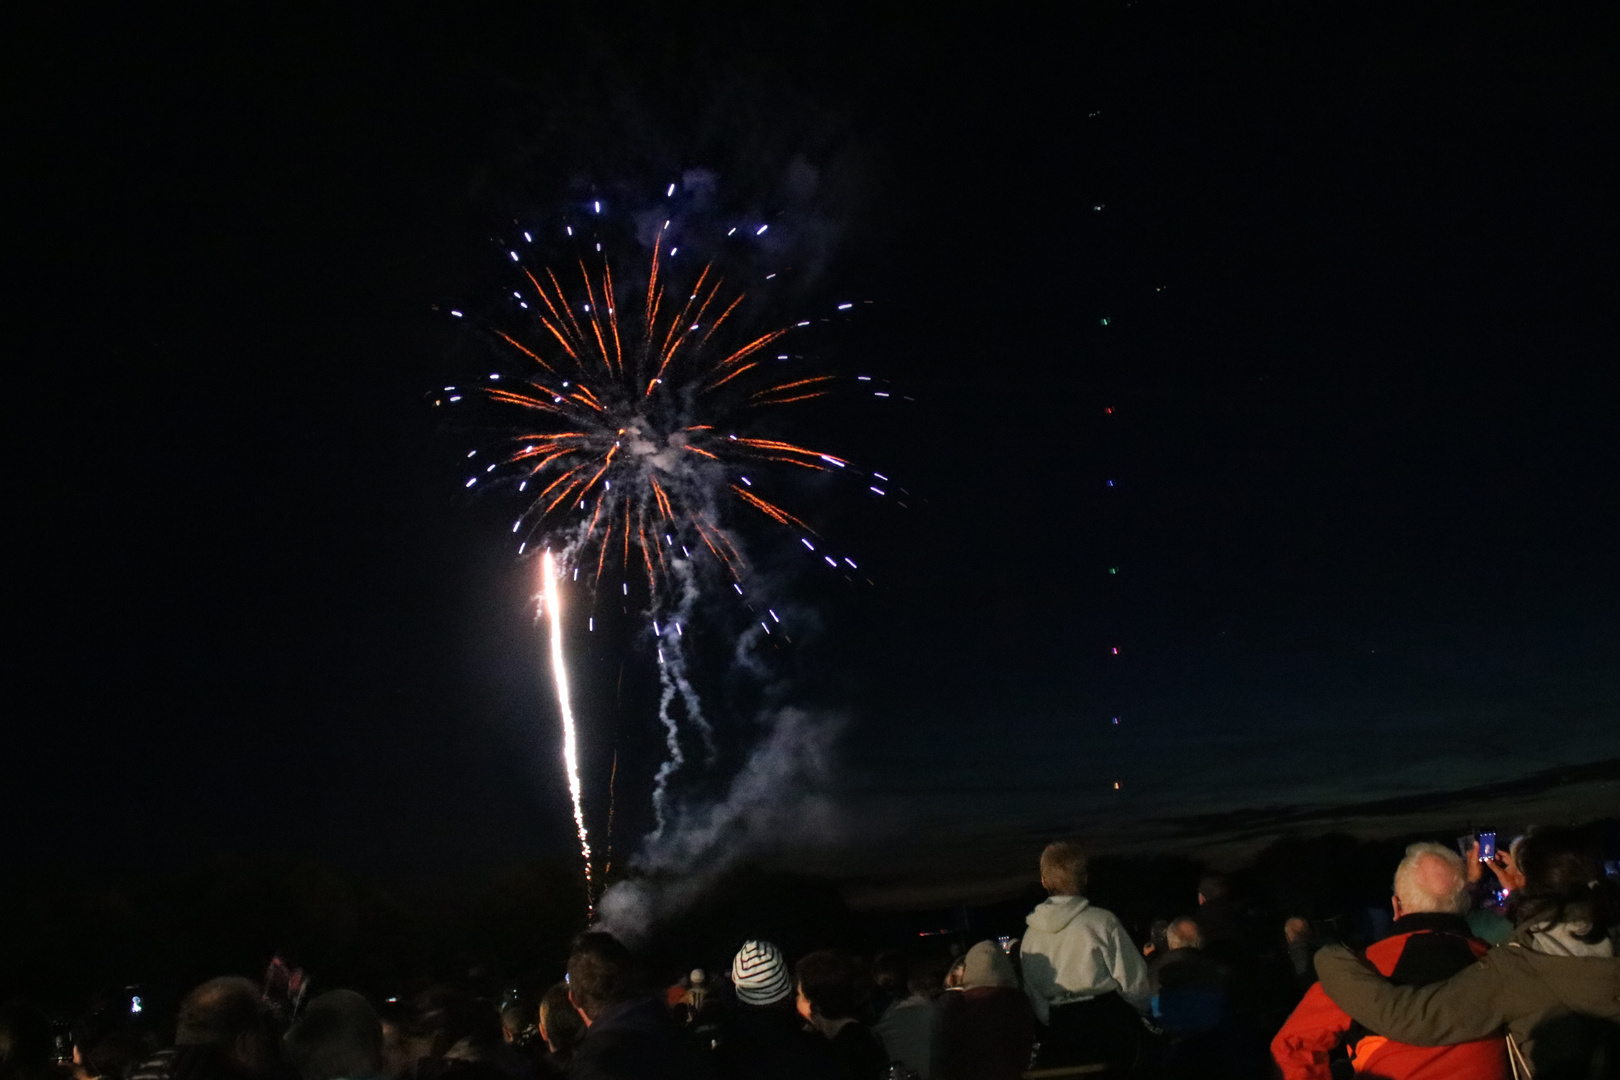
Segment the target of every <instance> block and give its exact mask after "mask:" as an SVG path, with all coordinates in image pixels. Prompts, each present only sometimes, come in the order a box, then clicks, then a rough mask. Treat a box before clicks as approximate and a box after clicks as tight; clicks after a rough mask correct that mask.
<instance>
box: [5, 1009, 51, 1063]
mask: <svg viewBox="0 0 1620 1080" xmlns="http://www.w3.org/2000/svg"><path fill="white" fill-rule="evenodd" d="M51 1053H52V1045H51V1023H50V1020H49V1019H47V1018H46V1016H45V1014H44V1013H42V1012H40V1011H39V1010H38V1009H36V1008H34V1007H33V1006H32V1005H27V1004H24V1003H23V1002H20V1001H14V1002H11V1003H10V1004H7V1005H5V1006H0V1080H50V1078H52V1077H53V1076H55V1075H56V1074H57V1073H58V1071H59V1070H57V1069H56V1068H54V1067H53V1066H52V1064H51Z"/></svg>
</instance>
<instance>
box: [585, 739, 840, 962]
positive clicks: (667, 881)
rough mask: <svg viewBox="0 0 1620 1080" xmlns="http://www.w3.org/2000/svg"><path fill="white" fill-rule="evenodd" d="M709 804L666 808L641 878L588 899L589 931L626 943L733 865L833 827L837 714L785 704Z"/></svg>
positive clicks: (827, 834) (810, 841) (817, 842)
mask: <svg viewBox="0 0 1620 1080" xmlns="http://www.w3.org/2000/svg"><path fill="white" fill-rule="evenodd" d="M762 719H763V722H764V724H765V726H766V727H767V729H768V734H767V735H766V737H765V738H764V740H763V741H762V742H761V743H760V744H759V745H758V746H757V747H755V748H754V751H753V753H752V754H750V755H749V758H748V761H747V762H746V763H745V764H744V765H743V767H742V769H741V770H740V771H739V772H738V773H737V776H736V778H735V779H734V780H733V781H732V784H731V789H730V791H729V792H728V793H727V795H726V797H725V798H724V799H722V800H720V801H719V802H716V803H708V804H702V805H687V806H679V807H677V808H675V809H674V810H673V811H672V812H671V815H670V819H669V822H668V825H667V827H666V828H665V829H664V830H663V832H662V833H661V834H659V835H657V836H654V837H649V838H648V839H647V841H646V842H645V843H644V845H643V847H642V850H641V852H640V853H639V854H638V855H637V856H636V858H635V859H634V860H633V865H634V866H635V868H636V869H637V870H638V871H640V872H641V873H642V874H643V875H644V876H642V877H639V878H636V879H633V880H630V881H623V882H619V883H618V884H615V885H613V886H612V887H611V888H609V889H608V890H607V892H606V893H605V894H604V895H603V896H602V899H601V902H600V903H599V904H598V905H597V911H598V913H599V916H600V918H599V922H598V929H603V930H607V931H609V932H611V933H613V934H616V935H618V936H619V937H620V938H622V939H624V940H626V941H630V942H634V941H638V940H642V939H645V938H646V937H647V936H648V934H649V933H650V932H651V931H652V929H653V928H654V927H655V926H657V924H658V923H659V922H661V921H663V920H665V919H667V918H669V917H671V916H673V915H675V914H678V913H679V912H680V911H682V910H683V909H685V908H686V907H688V906H690V905H691V904H692V903H693V902H694V901H696V900H697V899H698V898H700V897H701V896H702V895H703V893H704V892H706V891H707V890H708V889H709V888H710V886H712V885H713V884H714V882H715V881H716V880H717V879H719V878H720V876H721V875H723V874H724V873H726V871H728V870H730V869H731V868H732V867H734V866H736V865H737V864H738V863H740V862H742V861H744V860H746V859H752V858H759V857H762V856H765V855H769V854H775V853H780V852H783V851H787V850H791V849H794V848H803V847H807V846H821V845H825V844H826V843H828V842H829V841H830V840H831V839H832V838H833V837H834V836H835V834H836V833H837V831H838V830H837V814H836V810H835V807H834V803H833V801H832V799H831V797H830V793H829V788H830V780H831V777H832V771H833V753H834V744H835V743H836V741H837V738H838V735H839V733H840V731H841V730H842V729H843V719H842V718H841V717H837V716H832V715H827V714H822V713H813V712H811V711H809V710H807V709H801V708H797V707H786V708H781V709H777V710H774V711H773V712H770V713H768V714H766V716H765V717H763V718H762Z"/></svg>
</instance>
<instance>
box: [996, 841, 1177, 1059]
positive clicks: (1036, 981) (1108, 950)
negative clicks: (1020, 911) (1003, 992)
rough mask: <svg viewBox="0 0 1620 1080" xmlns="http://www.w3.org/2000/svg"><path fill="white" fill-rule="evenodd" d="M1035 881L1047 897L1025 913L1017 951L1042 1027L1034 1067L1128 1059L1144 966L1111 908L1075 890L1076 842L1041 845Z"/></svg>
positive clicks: (1142, 1005) (1080, 865)
mask: <svg viewBox="0 0 1620 1080" xmlns="http://www.w3.org/2000/svg"><path fill="white" fill-rule="evenodd" d="M1041 886H1042V887H1043V888H1044V889H1046V891H1047V892H1048V893H1049V894H1050V896H1048V897H1047V899H1046V901H1045V902H1043V903H1042V904H1040V905H1039V906H1037V907H1036V908H1035V910H1034V911H1032V912H1030V914H1029V918H1028V919H1027V920H1026V921H1027V922H1028V924H1029V930H1028V932H1027V933H1025V935H1024V940H1023V943H1022V946H1021V948H1020V953H1021V957H1022V969H1023V976H1024V992H1025V993H1026V994H1027V995H1028V996H1029V1002H1030V1004H1031V1005H1032V1006H1034V1009H1035V1016H1036V1018H1037V1019H1038V1020H1040V1021H1042V1022H1043V1023H1045V1024H1046V1026H1047V1030H1046V1037H1045V1038H1044V1039H1043V1040H1042V1042H1041V1052H1040V1062H1039V1064H1040V1065H1041V1067H1043V1068H1045V1067H1059V1066H1064V1065H1079V1064H1093V1063H1109V1064H1128V1063H1130V1062H1131V1061H1133V1060H1134V1059H1135V1057H1136V1054H1137V1049H1138V1046H1139V1044H1140V1039H1141V1032H1142V1025H1141V1020H1140V1011H1141V1010H1144V1009H1146V1008H1147V1004H1148V999H1149V998H1150V997H1151V996H1152V992H1151V990H1150V989H1149V987H1148V978H1147V965H1146V964H1145V963H1144V962H1143V961H1142V955H1141V953H1140V952H1138V951H1137V947H1136V945H1135V944H1134V943H1133V942H1132V941H1131V939H1130V937H1129V936H1128V935H1127V934H1126V933H1125V928H1124V927H1123V926H1121V925H1120V922H1119V919H1117V918H1115V916H1114V913H1113V912H1111V911H1106V910H1104V909H1102V908H1099V907H1093V906H1092V905H1091V902H1090V901H1088V900H1087V899H1086V898H1085V896H1084V895H1082V894H1083V893H1084V891H1085V887H1086V856H1085V853H1084V852H1083V851H1081V850H1080V848H1079V847H1077V846H1076V845H1074V844H1070V843H1064V842H1059V843H1053V844H1048V845H1047V846H1046V850H1045V851H1042V852H1041Z"/></svg>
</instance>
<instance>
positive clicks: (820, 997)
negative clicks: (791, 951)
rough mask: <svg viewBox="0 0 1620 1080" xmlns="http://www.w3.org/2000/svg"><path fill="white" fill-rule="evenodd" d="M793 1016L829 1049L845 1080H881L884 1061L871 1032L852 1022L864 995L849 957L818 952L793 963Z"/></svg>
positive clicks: (855, 964) (859, 974)
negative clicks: (795, 989) (795, 993)
mask: <svg viewBox="0 0 1620 1080" xmlns="http://www.w3.org/2000/svg"><path fill="white" fill-rule="evenodd" d="M794 975H795V981H796V982H797V984H798V990H799V996H798V999H797V1002H796V1004H797V1005H798V1009H799V1015H800V1016H802V1017H804V1018H805V1020H806V1021H808V1022H809V1024H810V1026H811V1027H812V1028H814V1029H815V1030H816V1031H817V1032H818V1033H819V1034H820V1035H821V1037H822V1038H824V1039H826V1040H827V1042H828V1043H829V1044H831V1046H832V1051H833V1053H834V1055H836V1056H837V1058H838V1060H839V1061H841V1062H842V1063H843V1065H844V1068H845V1069H846V1070H847V1071H848V1073H849V1076H850V1080H882V1078H883V1076H884V1074H885V1073H887V1072H888V1070H889V1056H888V1054H886V1053H885V1052H884V1050H883V1044H882V1043H881V1042H879V1041H878V1037H877V1036H876V1035H874V1034H872V1030H871V1029H870V1028H868V1027H867V1026H866V1025H865V1024H863V1023H861V1022H860V1021H859V1020H857V1019H856V1018H855V1014H856V1012H857V1011H858V1010H859V1009H860V1007H861V1006H862V1005H863V1004H864V1003H865V1002H866V1000H867V998H868V997H869V995H868V994H867V993H865V992H864V991H865V988H864V987H863V986H862V985H861V984H862V983H863V982H864V980H863V978H862V975H863V972H862V971H861V967H860V963H859V962H858V961H857V960H856V959H855V958H854V957H852V956H846V955H844V954H843V953H839V952H834V951H833V950H831V949H822V950H820V951H818V952H813V953H810V954H809V955H807V956H805V957H804V959H802V960H800V961H799V966H798V967H797V968H796V969H795V970H794Z"/></svg>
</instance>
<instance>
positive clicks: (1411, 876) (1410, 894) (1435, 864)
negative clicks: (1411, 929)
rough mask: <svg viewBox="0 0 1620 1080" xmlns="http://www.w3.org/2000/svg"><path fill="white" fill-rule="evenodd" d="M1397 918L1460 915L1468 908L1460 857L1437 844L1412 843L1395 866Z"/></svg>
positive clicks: (1394, 901) (1395, 909)
mask: <svg viewBox="0 0 1620 1080" xmlns="http://www.w3.org/2000/svg"><path fill="white" fill-rule="evenodd" d="M1390 906H1391V907H1392V908H1393V909H1394V912H1395V917H1396V918H1397V919H1399V918H1401V917H1402V916H1404V915H1418V914H1425V913H1427V914H1440V915H1461V914H1462V913H1463V912H1465V911H1467V910H1468V871H1467V867H1465V866H1464V865H1463V861H1462V856H1460V855H1458V854H1457V853H1456V852H1455V851H1452V850H1451V849H1450V848H1448V847H1445V846H1443V845H1440V844H1430V843H1422V844H1413V845H1412V846H1411V847H1409V848H1407V849H1406V857H1405V858H1403V859H1402V860H1401V861H1400V865H1399V866H1397V867H1395V898H1394V900H1393V901H1392V902H1391V905H1390Z"/></svg>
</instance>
